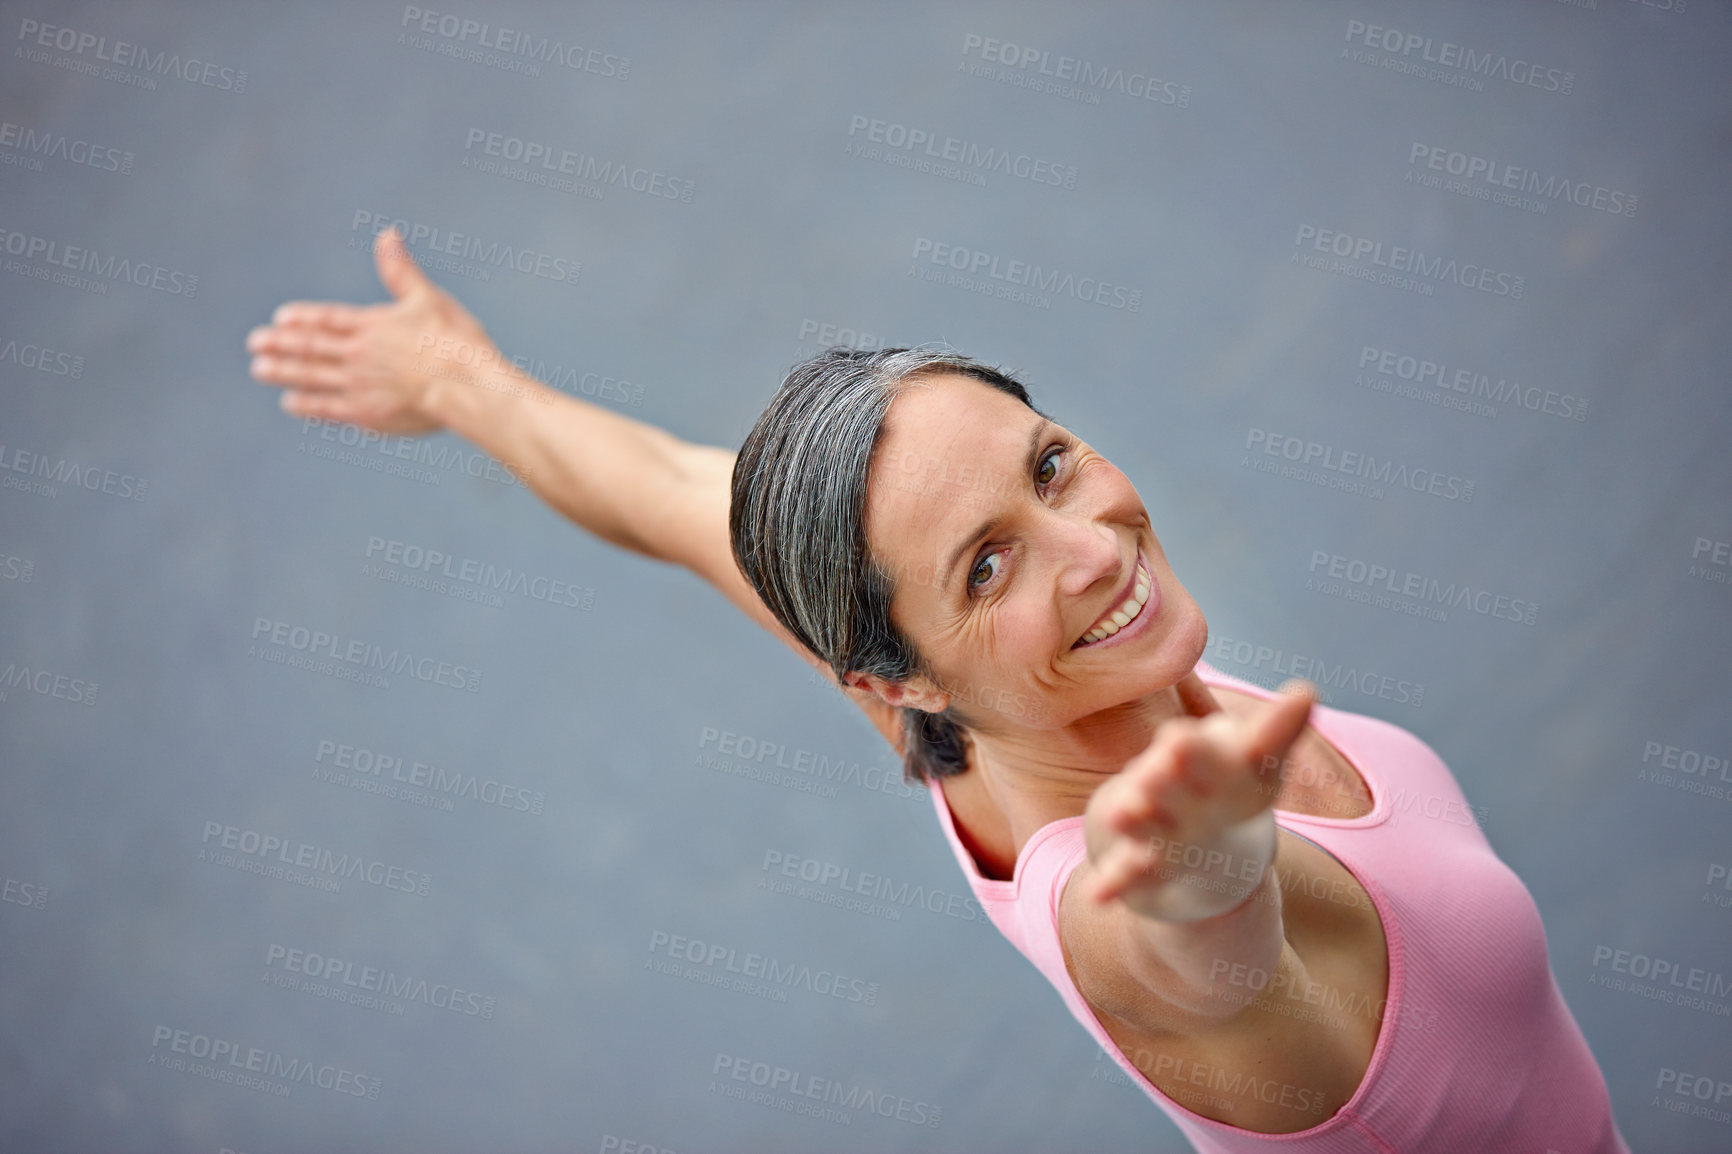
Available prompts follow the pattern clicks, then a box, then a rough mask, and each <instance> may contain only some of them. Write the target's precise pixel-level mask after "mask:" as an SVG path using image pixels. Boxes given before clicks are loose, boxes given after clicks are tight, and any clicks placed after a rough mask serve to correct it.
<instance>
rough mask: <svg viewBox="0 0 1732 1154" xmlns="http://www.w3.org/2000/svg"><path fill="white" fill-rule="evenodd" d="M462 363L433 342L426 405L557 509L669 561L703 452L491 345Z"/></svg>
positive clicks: (425, 367) (426, 364)
mask: <svg viewBox="0 0 1732 1154" xmlns="http://www.w3.org/2000/svg"><path fill="white" fill-rule="evenodd" d="M465 359H467V360H469V362H470V363H469V364H461V363H459V362H458V360H457V359H456V358H455V357H440V356H439V349H438V347H437V346H432V347H430V348H429V349H428V350H427V351H426V353H425V355H424V356H423V358H422V362H423V363H422V364H421V365H420V366H418V367H419V368H420V369H421V371H422V372H424V373H426V374H427V375H428V377H429V378H430V379H431V380H432V381H433V384H432V386H431V388H430V390H429V395H428V398H427V402H426V408H427V409H428V410H429V411H430V412H431V414H432V415H433V416H434V417H435V418H436V419H437V420H439V421H440V422H441V423H442V424H443V425H444V426H445V427H446V428H447V429H448V430H450V431H451V432H453V433H456V434H457V435H458V436H460V437H463V438H464V439H465V440H468V441H470V442H472V443H473V444H475V445H476V446H477V447H479V448H480V449H482V450H483V451H485V452H487V453H489V454H491V455H492V456H493V457H495V458H496V459H498V460H499V461H500V462H501V463H503V464H504V465H505V466H506V467H507V468H509V469H511V470H512V471H513V472H515V473H517V474H518V476H520V477H521V478H522V479H523V482H524V484H526V485H527V486H528V487H529V489H530V490H531V491H532V492H534V493H535V495H536V496H538V497H540V498H541V499H542V500H543V501H546V502H547V503H548V504H549V505H551V506H552V507H553V508H554V509H556V510H558V511H559V512H560V513H561V514H563V515H564V516H566V517H568V518H570V519H571V520H572V521H573V522H575V523H576V524H578V525H579V526H581V527H583V528H584V529H587V530H589V531H590V532H591V533H594V534H595V535H596V536H598V537H600V538H602V539H603V540H605V541H608V542H610V543H612V544H614V545H618V546H620V547H622V548H625V549H630V550H632V551H633V552H636V553H641V554H644V555H645V556H649V557H653V558H655V559H657V560H661V561H669V560H673V559H674V558H673V557H672V556H671V546H670V542H669V535H668V530H669V528H670V526H672V525H674V524H677V523H678V521H679V517H680V509H679V505H680V502H681V501H682V500H683V499H684V496H685V495H687V494H688V493H689V482H690V481H691V480H692V477H691V473H692V470H693V466H694V463H695V461H696V460H697V458H698V455H699V454H706V453H707V454H715V453H721V452H724V450H721V449H716V448H711V447H708V446H700V445H694V444H692V443H690V442H688V441H683V440H681V439H680V438H678V437H675V436H674V435H672V434H671V433H668V432H666V431H665V430H663V429H660V428H657V427H656V426H654V425H651V424H648V423H647V422H644V421H638V420H633V419H632V418H630V417H626V416H623V415H621V414H619V413H615V412H611V411H609V410H607V409H605V408H602V407H601V406H600V405H595V404H591V403H590V402H588V401H584V400H580V399H578V398H576V397H570V396H567V395H566V394H564V393H561V392H559V391H558V390H557V389H554V388H551V387H550V386H548V385H546V384H543V383H542V382H540V381H538V380H536V379H535V378H533V377H531V376H529V375H528V374H527V373H525V372H523V371H522V370H520V369H518V368H517V367H516V366H515V365H513V364H512V363H511V362H510V361H508V360H506V359H505V358H504V357H502V356H500V355H499V354H498V351H497V350H496V349H487V350H483V351H482V353H481V354H480V355H479V356H470V357H466V358H465Z"/></svg>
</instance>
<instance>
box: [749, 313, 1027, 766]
mask: <svg viewBox="0 0 1732 1154" xmlns="http://www.w3.org/2000/svg"><path fill="white" fill-rule="evenodd" d="M935 372H947V373H959V374H961V375H963V376H967V377H972V378H974V379H975V380H978V381H981V382H982V383H984V384H987V385H991V386H992V387H993V388H996V389H999V390H1000V391H1002V392H1005V393H1009V394H1010V395H1011V396H1013V397H1015V398H1016V399H1017V400H1019V401H1021V402H1022V403H1023V404H1025V405H1027V406H1028V407H1029V408H1030V409H1031V410H1034V411H1035V412H1036V413H1039V412H1040V410H1038V409H1035V407H1034V402H1033V401H1032V400H1030V399H1029V395H1028V390H1027V389H1026V388H1025V387H1024V386H1023V385H1022V384H1021V383H1020V382H1019V381H1017V380H1016V379H1015V378H1013V377H1011V376H1010V375H1008V374H1007V373H1004V372H1002V371H1000V370H999V369H996V368H994V367H992V366H990V365H987V364H983V363H981V362H980V361H976V360H972V359H970V358H968V357H965V356H962V355H961V354H959V353H955V352H950V351H946V350H938V349H910V348H900V349H879V350H874V351H859V350H855V349H850V348H846V347H838V348H832V349H826V350H825V351H824V352H821V353H819V354H818V355H817V356H815V357H811V358H809V359H807V360H804V361H801V362H800V363H799V364H797V365H795V366H794V367H793V368H792V369H790V370H789V372H788V375H787V376H786V377H785V378H784V379H783V381H782V386H781V388H780V389H778V390H777V391H776V395H775V396H774V397H772V398H771V399H770V403H769V404H768V405H767V406H765V408H764V411H763V413H762V414H760V415H759V417H758V420H757V423H756V424H754V425H753V426H752V431H751V432H750V433H749V434H747V436H746V440H745V443H744V444H743V445H742V446H741V447H740V452H739V456H738V457H737V458H736V460H735V462H734V473H733V479H732V484H731V487H730V501H729V507H728V535H729V538H730V540H731V543H732V546H733V551H734V560H735V561H736V562H737V563H738V564H739V567H740V571H741V572H742V573H743V574H744V575H745V577H746V580H747V581H748V582H749V583H750V584H751V586H752V588H753V589H755V590H757V593H758V596H759V597H760V598H762V599H763V601H764V604H765V605H766V606H768V607H769V610H770V612H771V613H772V614H774V615H775V618H776V620H777V621H780V622H781V623H782V625H783V626H785V627H786V628H787V630H788V632H790V633H792V634H793V635H794V636H795V637H796V638H798V639H799V641H800V643H801V644H803V645H805V646H806V648H808V649H810V650H811V651H812V652H813V653H814V654H816V655H817V656H818V657H819V658H820V659H822V660H823V661H824V662H826V663H827V664H828V665H829V666H830V668H831V670H832V671H833V672H834V673H835V674H836V677H837V679H838V680H840V679H841V678H842V676H843V674H845V673H847V672H848V671H850V670H853V671H855V672H859V673H870V674H875V675H877V676H879V677H882V678H884V679H886V680H888V681H905V680H907V679H908V678H910V677H912V676H915V675H917V674H919V675H928V676H929V675H930V670H929V668H928V666H927V664H926V661H925V659H924V658H923V657H922V656H921V655H920V652H919V650H918V649H916V648H915V646H914V645H913V643H912V642H910V641H909V640H908V639H907V638H906V637H904V636H902V634H901V633H900V632H899V631H898V630H897V629H896V627H895V626H894V625H893V624H892V623H891V620H890V601H891V598H892V596H893V595H894V594H895V591H896V583H895V579H894V576H893V575H892V574H891V573H890V572H889V571H888V570H886V569H885V567H884V566H883V565H882V564H881V563H880V562H879V561H878V559H877V558H875V557H873V556H872V551H871V548H870V547H869V545H868V544H867V541H866V489H867V480H868V476H869V474H870V471H871V467H872V455H873V453H874V452H875V451H876V450H877V447H878V443H879V441H880V440H881V438H882V436H883V429H884V418H885V415H886V414H887V413H888V412H889V411H890V403H891V402H892V401H893V400H895V399H896V397H897V396H898V395H899V394H900V393H901V392H902V390H903V389H904V388H905V387H906V382H908V381H909V380H910V379H911V378H914V377H917V376H919V375H921V374H926V373H935ZM1041 415H1042V416H1044V415H1045V414H1041ZM903 724H904V726H905V727H906V733H907V737H908V740H907V744H906V747H905V749H904V769H905V772H906V775H907V776H908V777H909V778H910V779H911V780H925V779H926V777H927V776H928V775H936V776H946V775H949V774H955V773H960V772H962V771H963V770H964V769H966V768H968V762H967V748H966V744H965V742H964V739H963V734H962V729H961V725H960V722H959V721H958V719H957V718H956V716H955V715H954V714H953V713H952V712H951V711H950V710H949V709H946V710H945V711H944V712H942V713H937V714H932V713H926V712H923V711H921V710H918V709H913V708H904V709H903Z"/></svg>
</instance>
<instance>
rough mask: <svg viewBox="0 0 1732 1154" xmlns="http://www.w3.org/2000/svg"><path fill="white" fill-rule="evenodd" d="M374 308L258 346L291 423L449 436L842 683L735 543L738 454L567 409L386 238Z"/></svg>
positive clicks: (880, 706)
mask: <svg viewBox="0 0 1732 1154" xmlns="http://www.w3.org/2000/svg"><path fill="white" fill-rule="evenodd" d="M374 262H375V264H376V266H377V268H378V272H379V279H380V280H381V281H383V282H384V284H385V287H386V289H387V290H389V292H390V293H391V296H392V298H393V299H392V300H391V301H389V302H386V303H382V304H374V305H351V304H343V303H336V302H324V301H290V302H288V303H286V304H284V305H282V306H280V307H279V308H278V309H277V310H276V311H275V313H273V314H272V317H271V323H270V324H268V325H262V326H260V327H259V328H256V329H254V330H253V331H252V332H251V333H249V334H248V335H247V349H248V351H249V352H251V353H252V354H253V361H252V365H251V372H252V375H253V376H254V377H255V378H257V379H258V380H259V381H260V382H261V383H264V384H267V385H274V386H279V387H281V388H282V389H283V395H282V406H283V408H284V410H285V411H287V412H290V413H292V414H294V415H296V416H300V417H318V418H323V419H326V420H333V421H343V422H347V423H350V424H354V425H359V426H361V427H363V428H367V429H372V430H375V431H377V432H382V433H394V434H401V435H415V434H421V433H432V432H437V431H440V430H449V431H450V432H453V433H455V434H457V435H458V436H460V437H463V438H464V439H465V440H468V441H470V442H472V443H473V444H475V445H476V446H477V447H478V448H480V449H481V450H482V451H484V452H486V453H488V454H489V455H491V456H492V457H494V458H495V459H497V460H498V461H500V462H501V463H502V464H504V465H505V466H506V467H507V468H508V469H510V470H511V471H512V472H514V473H516V474H517V475H518V476H519V477H521V478H522V479H523V482H524V484H526V485H527V486H528V487H529V488H530V490H531V491H532V492H534V493H535V495H536V496H538V497H540V498H541V499H542V500H543V501H546V502H547V503H548V504H549V505H550V506H552V507H553V508H554V509H556V510H558V511H559V512H560V513H561V514H563V515H564V516H566V517H567V518H569V519H570V520H571V521H573V522H574V523H576V524H577V525H579V526H581V527H582V528H584V529H587V530H588V531H590V532H591V533H594V534H595V535H596V536H598V537H600V538H602V539H603V540H604V541H607V542H609V543H611V544H614V545H617V546H619V547H621V548H623V549H629V550H631V551H632V552H635V553H640V554H642V555H644V556H647V557H651V558H653V559H655V560H658V561H666V562H670V563H672V564H678V565H683V566H685V567H686V568H688V569H690V570H692V571H693V572H694V573H696V574H697V575H698V576H700V577H702V578H704V579H705V580H706V581H708V582H710V584H712V585H714V586H715V587H716V588H717V589H718V590H719V591H720V592H721V593H722V594H723V595H724V596H726V597H727V598H728V599H729V600H730V601H732V602H733V603H734V604H735V605H736V606H738V607H739V608H740V610H741V611H742V612H744V613H745V614H746V615H747V616H748V617H750V618H752V620H754V621H756V622H757V623H758V624H759V625H762V626H763V627H764V628H765V629H767V630H769V631H770V632H771V633H772V634H774V635H775V636H777V637H779V638H780V639H781V640H782V641H783V642H784V643H785V644H787V645H788V646H789V647H790V648H792V649H793V650H794V651H795V652H797V653H799V654H800V656H801V657H803V658H804V659H805V660H806V661H807V662H808V663H810V664H811V665H813V666H814V667H815V668H816V669H817V670H819V672H820V673H822V674H823V676H824V677H825V679H826V680H827V681H829V682H830V683H831V684H835V677H834V675H833V674H831V672H830V669H829V666H827V665H826V664H824V662H822V661H821V660H819V659H818V658H817V657H816V656H815V655H814V654H812V653H811V651H809V650H808V649H806V647H805V646H804V645H802V644H801V643H800V642H799V641H798V640H797V639H796V638H795V637H794V636H793V635H792V634H791V633H789V632H788V631H787V630H786V629H784V628H783V627H782V625H781V623H780V622H778V621H777V620H776V619H775V617H774V616H773V615H772V614H771V613H770V611H769V609H768V607H766V606H765V605H764V603H763V601H762V600H761V599H760V598H759V597H758V595H757V592H756V591H755V590H753V589H752V587H751V585H750V584H749V583H747V581H746V579H745V576H744V575H743V574H741V572H740V570H739V567H738V566H737V565H736V564H735V563H734V557H733V551H732V549H731V547H730V545H729V541H728V504H729V485H730V478H731V476H732V473H733V466H734V456H735V454H734V453H733V452H732V451H730V450H728V449H723V448H719V447H717V446H713V445H699V444H694V443H692V442H690V441H685V440H682V439H680V438H678V437H675V436H673V435H672V434H671V433H668V432H666V431H665V430H663V429H659V428H657V427H656V426H654V425H650V424H646V423H645V422H643V421H637V420H633V419H632V418H630V417H626V416H623V415H621V414H619V413H614V412H611V411H609V410H607V409H604V408H602V407H601V406H599V405H594V404H590V403H589V402H587V401H583V400H580V399H578V398H576V397H570V396H567V395H565V394H564V393H561V392H559V391H558V390H557V389H553V388H550V387H549V386H547V385H545V384H543V383H541V382H540V381H537V380H535V379H534V378H533V377H530V376H529V375H527V374H525V373H523V372H522V371H521V370H519V369H518V368H517V367H516V366H515V365H513V364H511V362H510V361H508V360H506V359H505V357H504V356H502V355H501V354H500V352H499V349H498V347H497V346H496V345H495V344H494V343H493V340H492V338H490V337H489V336H488V335H487V332H486V330H485V329H484V328H483V327H482V326H481V323H480V322H479V321H477V320H476V319H475V317H474V316H473V315H472V314H470V312H469V311H468V310H467V309H465V308H464V307H463V305H462V304H460V303H459V302H458V301H457V299H456V298H455V297H453V296H452V295H451V294H449V293H447V292H446V291H445V290H443V289H441V288H440V287H439V286H438V285H436V284H434V283H433V282H432V281H431V280H429V279H428V278H427V276H426V275H425V274H424V273H423V272H422V271H421V269H420V268H419V267H417V266H416V264H415V262H414V258H412V257H411V256H410V255H409V252H408V249H407V248H406V247H405V245H404V243H403V241H402V239H401V237H399V236H398V235H397V234H396V232H394V231H389V230H388V231H386V232H383V233H381V234H379V237H378V238H377V241H376V242H375V245H374ZM838 688H840V689H841V690H842V692H843V693H844V694H846V695H847V696H848V697H849V698H850V699H851V700H853V701H854V703H855V704H856V705H858V706H860V708H861V709H863V710H864V711H865V712H866V715H867V716H868V718H870V719H871V721H872V724H873V726H874V727H875V728H877V730H878V731H879V732H880V733H881V734H883V735H884V738H885V740H887V741H889V742H890V744H891V746H892V747H893V748H895V749H897V750H898V751H900V750H901V746H902V726H901V722H900V718H899V717H898V716H897V715H896V712H895V711H894V710H893V709H891V708H890V707H889V706H887V705H885V704H884V703H883V702H882V701H881V700H879V699H878V698H877V697H876V696H874V695H872V694H870V693H866V692H864V691H861V690H853V689H848V688H846V687H842V686H838Z"/></svg>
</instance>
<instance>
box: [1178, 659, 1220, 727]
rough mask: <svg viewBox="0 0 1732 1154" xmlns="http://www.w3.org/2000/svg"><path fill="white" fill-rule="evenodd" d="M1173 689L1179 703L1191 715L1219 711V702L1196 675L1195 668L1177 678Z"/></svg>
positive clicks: (1201, 715) (1196, 715) (1197, 715)
mask: <svg viewBox="0 0 1732 1154" xmlns="http://www.w3.org/2000/svg"><path fill="white" fill-rule="evenodd" d="M1173 689H1174V690H1175V691H1176V692H1177V693H1178V695H1179V704H1180V705H1182V706H1184V708H1185V712H1186V713H1188V714H1189V715H1190V716H1192V717H1207V716H1209V714H1211V713H1219V712H1221V703H1220V702H1219V701H1216V700H1215V694H1214V692H1213V691H1211V690H1210V689H1209V687H1208V686H1207V685H1205V684H1204V683H1203V679H1202V678H1201V677H1198V676H1197V671H1196V670H1195V669H1193V670H1191V671H1190V672H1189V673H1187V674H1185V675H1184V676H1183V677H1181V678H1179V680H1178V681H1177V682H1176V683H1175V684H1174V685H1173Z"/></svg>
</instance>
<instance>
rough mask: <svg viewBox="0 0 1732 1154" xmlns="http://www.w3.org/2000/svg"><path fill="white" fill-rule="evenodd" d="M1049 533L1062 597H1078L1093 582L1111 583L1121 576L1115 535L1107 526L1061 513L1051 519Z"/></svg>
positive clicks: (1117, 536) (1109, 526)
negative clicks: (1056, 563)
mask: <svg viewBox="0 0 1732 1154" xmlns="http://www.w3.org/2000/svg"><path fill="white" fill-rule="evenodd" d="M1051 532H1052V534H1053V536H1052V548H1053V553H1054V556H1056V557H1057V558H1058V565H1059V589H1060V592H1062V593H1064V594H1065V595H1067V596H1071V597H1076V596H1080V595H1082V594H1084V593H1086V592H1088V590H1089V589H1091V588H1092V587H1093V586H1094V585H1095V584H1096V582H1099V581H1101V580H1103V579H1104V580H1106V581H1107V582H1109V583H1111V582H1113V581H1116V580H1117V579H1119V578H1120V577H1122V576H1123V575H1124V563H1123V562H1124V558H1123V556H1122V551H1121V549H1120V545H1119V535H1118V533H1117V532H1116V531H1114V529H1113V527H1112V526H1111V525H1108V524H1105V523H1103V522H1100V521H1097V520H1094V519H1093V518H1083V517H1066V516H1063V515H1062V514H1061V515H1058V516H1056V517H1055V518H1054V520H1053V523H1052V528H1051Z"/></svg>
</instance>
